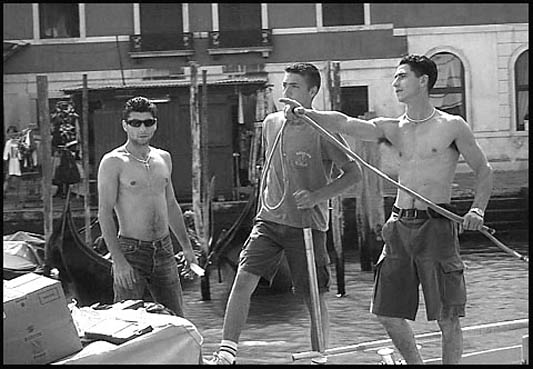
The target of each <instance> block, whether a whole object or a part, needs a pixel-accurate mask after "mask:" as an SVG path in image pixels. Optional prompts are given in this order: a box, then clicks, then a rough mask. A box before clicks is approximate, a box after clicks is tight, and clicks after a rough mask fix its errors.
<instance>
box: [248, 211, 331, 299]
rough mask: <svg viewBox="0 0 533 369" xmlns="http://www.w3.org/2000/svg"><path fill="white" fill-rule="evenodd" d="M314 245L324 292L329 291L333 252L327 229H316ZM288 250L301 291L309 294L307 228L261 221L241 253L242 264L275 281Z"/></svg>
mask: <svg viewBox="0 0 533 369" xmlns="http://www.w3.org/2000/svg"><path fill="white" fill-rule="evenodd" d="M312 233H313V248H314V253H315V264H316V266H317V281H318V289H319V291H320V292H325V291H329V285H330V274H329V266H328V265H329V263H330V260H329V255H328V253H327V249H326V233H325V232H321V231H317V230H314V229H313V232H312ZM284 254H285V256H286V257H287V262H288V265H289V269H290V273H291V278H292V283H293V286H294V288H295V291H296V292H297V293H301V294H306V295H309V293H310V290H309V273H308V271H307V270H308V269H307V257H306V253H305V243H304V236H303V230H302V229H301V228H294V227H289V226H286V225H283V224H277V223H274V222H267V221H257V222H256V223H255V224H254V227H253V229H252V231H251V233H250V236H249V237H248V239H247V240H246V243H245V244H244V246H243V249H242V251H241V254H240V261H239V268H241V269H242V270H245V271H247V272H249V273H252V274H255V275H258V276H260V277H263V278H264V279H266V280H267V281H270V283H272V279H273V278H274V276H275V275H276V273H277V271H278V268H279V267H280V265H281V262H282V257H283V255H284Z"/></svg>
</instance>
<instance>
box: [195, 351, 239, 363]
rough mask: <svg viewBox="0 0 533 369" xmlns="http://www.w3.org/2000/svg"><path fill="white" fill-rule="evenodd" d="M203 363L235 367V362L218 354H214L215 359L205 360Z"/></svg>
mask: <svg viewBox="0 0 533 369" xmlns="http://www.w3.org/2000/svg"><path fill="white" fill-rule="evenodd" d="M203 362H204V364H205V365H235V360H233V361H230V360H229V359H227V358H225V357H224V356H221V355H220V354H219V353H218V352H213V357H212V358H211V359H203Z"/></svg>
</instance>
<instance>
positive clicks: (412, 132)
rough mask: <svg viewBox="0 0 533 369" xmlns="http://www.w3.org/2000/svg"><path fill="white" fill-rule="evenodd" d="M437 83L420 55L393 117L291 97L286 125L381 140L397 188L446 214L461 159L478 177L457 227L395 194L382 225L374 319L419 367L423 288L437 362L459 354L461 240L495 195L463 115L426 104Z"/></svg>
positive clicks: (404, 76)
mask: <svg viewBox="0 0 533 369" xmlns="http://www.w3.org/2000/svg"><path fill="white" fill-rule="evenodd" d="M436 80H437V66H436V65H435V63H434V62H433V61H432V60H431V59H429V58H427V57H425V56H420V55H409V56H406V57H404V58H402V59H401V61H400V63H399V65H398V67H397V69H396V73H395V75H394V79H393V82H392V86H393V88H394V91H395V93H396V96H397V98H398V100H399V101H400V102H402V103H404V104H405V105H406V111H405V113H404V114H403V115H402V116H400V117H399V118H397V119H386V118H377V119H373V120H370V121H364V120H360V119H356V118H352V117H348V116H346V115H345V114H342V113H340V112H335V111H332V112H324V111H315V110H310V109H308V108H306V107H303V108H302V106H301V105H300V104H298V102H296V101H293V100H290V99H280V101H281V102H283V103H285V104H287V106H286V107H285V114H286V116H287V118H288V119H293V117H295V116H296V117H298V116H302V115H307V116H308V117H310V118H312V119H313V120H314V121H316V122H317V123H318V124H320V126H322V127H323V128H325V129H327V130H330V131H332V132H337V133H342V134H348V135H352V136H355V137H357V138H359V139H361V140H365V141H374V142H386V143H388V144H390V145H392V146H393V147H395V148H396V149H397V150H398V155H399V163H400V165H399V176H398V179H399V182H400V185H404V186H405V187H407V188H409V189H412V190H413V191H414V192H417V193H418V194H420V195H421V196H423V197H425V198H426V199H428V200H430V201H432V202H434V203H436V204H438V205H439V206H440V207H442V208H444V209H450V202H451V188H452V181H453V179H454V176H455V170H456V167H457V162H458V159H459V156H460V155H462V156H463V158H464V159H465V161H466V163H467V164H468V165H469V166H470V168H471V169H472V170H473V171H474V173H475V175H476V183H475V197H474V201H473V203H472V207H471V208H470V210H469V211H468V213H467V214H466V215H465V216H464V218H463V221H462V224H459V227H457V223H454V222H453V221H451V220H450V219H447V218H444V217H442V216H441V215H440V214H439V213H437V212H435V211H434V210H433V209H431V207H429V206H428V204H427V203H426V202H424V201H420V199H418V198H415V197H413V196H411V195H409V194H408V193H407V192H406V191H402V190H401V189H399V190H398V192H397V196H396V201H395V204H394V206H393V209H392V214H391V217H390V218H389V219H388V221H387V222H386V224H385V225H384V226H383V230H382V236H383V240H384V241H385V245H384V247H383V251H382V254H381V256H380V258H379V260H378V263H377V265H376V277H375V281H374V292H373V298H372V303H371V308H370V310H371V312H372V313H373V314H375V315H376V316H377V318H378V320H379V321H380V322H381V324H382V325H383V326H384V328H385V330H386V331H387V333H388V334H389V336H390V337H391V339H392V341H393V343H394V345H395V346H396V348H397V349H398V350H399V351H400V354H401V355H402V356H403V358H404V359H405V361H406V362H407V364H422V363H423V361H422V357H421V356H420V353H419V351H418V349H417V347H416V342H415V339H414V334H413V331H412V329H411V327H410V325H409V324H408V322H407V319H408V320H415V316H416V312H417V310H418V302H419V301H418V288H419V285H420V284H421V285H422V290H423V293H424V300H425V305H426V314H427V319H428V320H436V321H437V323H438V325H439V328H440V330H441V332H442V362H443V364H457V363H459V360H460V359H461V355H462V351H463V338H462V331H461V326H460V322H459V317H462V316H464V315H465V304H466V287H465V281H464V275H463V269H464V265H463V262H462V260H461V258H460V255H459V240H458V234H459V233H460V232H462V230H461V228H462V229H465V230H480V229H482V227H483V215H484V211H485V208H486V206H487V204H488V201H489V197H490V194H491V191H492V183H493V179H492V168H491V166H490V165H489V163H488V161H487V158H486V156H485V154H484V153H483V151H482V150H481V148H480V146H479V145H478V143H477V142H476V140H475V138H474V135H473V133H472V131H471V129H470V127H469V126H468V124H467V123H466V122H465V121H464V119H463V118H461V117H460V116H456V115H452V114H448V113H445V112H443V111H439V110H437V109H435V107H433V105H432V104H431V103H430V101H429V91H430V90H431V88H432V87H433V85H434V84H435V82H436Z"/></svg>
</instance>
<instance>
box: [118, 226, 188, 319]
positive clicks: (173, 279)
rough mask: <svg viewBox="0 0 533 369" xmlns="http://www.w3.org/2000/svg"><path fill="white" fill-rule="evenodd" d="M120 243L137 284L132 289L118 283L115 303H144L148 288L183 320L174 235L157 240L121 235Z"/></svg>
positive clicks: (156, 298)
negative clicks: (128, 301)
mask: <svg viewBox="0 0 533 369" xmlns="http://www.w3.org/2000/svg"><path fill="white" fill-rule="evenodd" d="M118 243H119V247H120V249H121V250H122V253H123V254H124V257H125V258H126V260H127V261H128V262H129V263H130V265H131V266H132V268H133V270H134V273H135V279H136V281H137V282H136V284H135V285H134V286H133V288H131V289H129V288H124V287H120V286H117V285H116V284H114V285H113V292H114V301H115V302H118V301H122V300H142V299H143V297H144V292H145V290H146V288H148V290H149V291H150V294H151V295H152V297H153V299H154V301H155V302H158V303H160V304H162V305H164V306H165V307H166V308H168V309H170V310H172V311H173V312H174V313H176V315H177V316H180V317H183V309H182V306H183V296H182V290H181V282H180V277H179V271H178V263H177V262H176V259H175V258H174V249H173V247H172V240H171V238H170V235H167V236H165V237H163V238H161V239H159V240H156V241H141V240H137V239H134V238H129V237H123V236H119V237H118Z"/></svg>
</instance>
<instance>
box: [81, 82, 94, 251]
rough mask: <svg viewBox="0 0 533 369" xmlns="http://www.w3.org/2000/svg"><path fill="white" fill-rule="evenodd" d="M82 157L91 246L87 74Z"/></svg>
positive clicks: (86, 217)
mask: <svg viewBox="0 0 533 369" xmlns="http://www.w3.org/2000/svg"><path fill="white" fill-rule="evenodd" d="M81 98H82V115H83V119H82V135H81V138H82V140H83V145H82V151H81V152H82V156H83V171H84V172H85V176H84V177H83V188H84V189H85V191H84V192H85V194H84V196H83V207H84V210H85V244H86V245H87V246H89V247H90V246H91V243H92V239H91V208H90V206H91V205H90V199H91V193H90V190H89V174H90V173H89V172H90V171H89V90H88V88H87V74H84V75H83V91H82V97H81Z"/></svg>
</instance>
